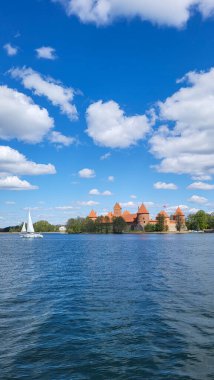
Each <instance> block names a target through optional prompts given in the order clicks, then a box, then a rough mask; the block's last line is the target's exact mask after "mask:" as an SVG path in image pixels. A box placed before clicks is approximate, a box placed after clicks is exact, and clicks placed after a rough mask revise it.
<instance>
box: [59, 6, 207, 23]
mask: <svg viewBox="0 0 214 380" xmlns="http://www.w3.org/2000/svg"><path fill="white" fill-rule="evenodd" d="M52 1H53V2H58V3H61V4H62V5H63V6H64V8H65V10H66V13H67V14H68V15H69V16H73V15H74V16H77V17H78V18H79V19H80V20H81V21H82V22H84V23H94V24H97V25H106V24H110V23H112V22H113V21H114V20H116V19H120V18H126V19H132V18H134V17H139V18H140V19H141V20H142V21H144V20H145V21H150V22H152V23H154V24H158V25H166V26H173V27H176V28H181V27H182V26H184V25H185V24H186V23H187V21H188V20H189V18H190V17H191V15H192V14H194V11H199V12H200V13H201V14H202V16H203V17H204V18H206V17H210V16H212V15H213V11H214V1H213V0H173V1H172V0H161V1H160V0H133V1H130V0H52Z"/></svg>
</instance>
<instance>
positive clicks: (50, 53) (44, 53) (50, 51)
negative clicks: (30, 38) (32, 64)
mask: <svg viewBox="0 0 214 380" xmlns="http://www.w3.org/2000/svg"><path fill="white" fill-rule="evenodd" d="M35 50H36V55H37V58H44V59H51V60H54V59H56V58H57V56H56V50H55V49H54V48H52V47H50V46H42V47H40V48H38V49H35Z"/></svg>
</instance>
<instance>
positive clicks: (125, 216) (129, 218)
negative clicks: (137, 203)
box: [122, 212, 137, 223]
mask: <svg viewBox="0 0 214 380" xmlns="http://www.w3.org/2000/svg"><path fill="white" fill-rule="evenodd" d="M122 217H123V219H124V220H125V222H126V223H133V222H134V221H135V219H136V217H137V214H130V212H128V213H123V216H122Z"/></svg>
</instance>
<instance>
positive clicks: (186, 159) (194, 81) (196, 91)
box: [150, 68, 214, 178]
mask: <svg viewBox="0 0 214 380" xmlns="http://www.w3.org/2000/svg"><path fill="white" fill-rule="evenodd" d="M179 83H185V84H186V86H183V87H181V88H180V90H179V91H177V92H176V93H174V94H173V95H172V96H171V97H169V98H167V99H166V101H165V102H159V103H158V118H159V122H161V121H164V123H165V124H166V123H168V125H169V126H170V127H168V128H167V127H166V126H164V127H160V128H159V129H158V131H157V132H156V133H155V134H154V135H153V137H152V138H151V140H150V143H151V152H152V153H153V154H154V155H155V156H156V157H157V158H159V159H161V162H160V164H159V165H158V166H157V169H158V171H160V172H165V173H177V174H183V173H184V174H190V175H191V176H194V177H195V178H196V177H198V178H203V177H204V178H206V177H207V176H208V178H209V177H210V176H211V175H212V174H214V152H213V146H214V133H213V125H214V107H213V103H214V68H212V69H210V70H209V71H208V72H200V73H197V72H190V73H188V74H187V75H186V76H185V78H183V79H182V81H179Z"/></svg>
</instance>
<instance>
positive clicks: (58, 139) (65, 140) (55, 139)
mask: <svg viewBox="0 0 214 380" xmlns="http://www.w3.org/2000/svg"><path fill="white" fill-rule="evenodd" d="M49 140H50V142H52V143H54V144H58V145H64V146H69V145H72V144H74V143H75V141H76V139H75V138H74V137H71V136H64V135H62V134H61V133H60V132H57V131H53V132H52V133H51V134H50V135H49Z"/></svg>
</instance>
